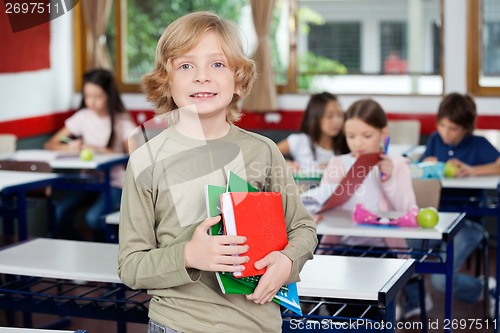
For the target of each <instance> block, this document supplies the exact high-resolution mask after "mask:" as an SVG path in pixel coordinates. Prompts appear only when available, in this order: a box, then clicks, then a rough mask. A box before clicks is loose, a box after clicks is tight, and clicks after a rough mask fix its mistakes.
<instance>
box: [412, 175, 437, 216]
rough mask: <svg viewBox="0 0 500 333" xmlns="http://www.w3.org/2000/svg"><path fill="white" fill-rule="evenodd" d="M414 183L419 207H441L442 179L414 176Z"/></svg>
mask: <svg viewBox="0 0 500 333" xmlns="http://www.w3.org/2000/svg"><path fill="white" fill-rule="evenodd" d="M412 183H413V190H414V191H415V197H416V199H417V206H418V207H419V208H423V207H434V208H436V209H438V208H439V200H440V198H441V181H440V180H439V179H437V178H433V179H429V178H413V179H412Z"/></svg>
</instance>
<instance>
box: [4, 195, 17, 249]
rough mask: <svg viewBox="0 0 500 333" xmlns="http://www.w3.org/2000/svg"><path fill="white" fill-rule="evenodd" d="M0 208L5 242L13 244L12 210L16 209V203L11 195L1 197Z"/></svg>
mask: <svg viewBox="0 0 500 333" xmlns="http://www.w3.org/2000/svg"><path fill="white" fill-rule="evenodd" d="M1 205H2V206H3V207H0V209H1V211H2V220H3V235H4V237H5V241H6V242H7V243H14V242H15V240H14V234H15V231H14V229H15V228H14V220H15V219H14V213H13V212H14V210H15V209H16V206H15V205H16V203H15V200H14V196H13V195H11V194H5V195H3V196H2V201H1Z"/></svg>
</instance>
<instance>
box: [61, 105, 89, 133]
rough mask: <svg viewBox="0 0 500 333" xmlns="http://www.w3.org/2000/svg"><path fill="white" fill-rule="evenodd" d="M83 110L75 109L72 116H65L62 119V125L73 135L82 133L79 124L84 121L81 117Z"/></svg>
mask: <svg viewBox="0 0 500 333" xmlns="http://www.w3.org/2000/svg"><path fill="white" fill-rule="evenodd" d="M83 115H84V111H82V110H79V111H76V113H74V114H73V115H72V116H70V117H69V118H67V119H66V120H65V121H64V126H65V127H66V128H67V129H68V131H69V132H70V133H71V134H73V135H75V136H81V135H82V133H83V128H82V126H81V124H83V123H85V119H84V117H83Z"/></svg>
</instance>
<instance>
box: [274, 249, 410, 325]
mask: <svg viewBox="0 0 500 333" xmlns="http://www.w3.org/2000/svg"><path fill="white" fill-rule="evenodd" d="M414 272H415V260H413V259H389V258H383V259H382V258H367V257H364V258H363V257H345V256H330V255H315V256H314V259H313V260H309V261H307V262H306V264H305V265H304V267H303V269H302V271H301V273H300V279H301V281H300V282H299V283H298V284H297V288H298V292H299V295H300V296H301V297H313V298H317V299H319V302H318V303H317V306H320V305H322V304H325V303H324V302H327V301H335V302H339V303H340V304H342V305H341V306H340V307H338V308H336V309H335V311H336V313H335V316H336V317H343V318H348V317H349V314H348V313H349V311H351V313H352V312H353V311H354V312H355V311H356V310H353V307H349V306H350V305H353V304H368V305H370V306H372V307H375V308H376V309H378V310H379V312H380V313H381V316H380V317H379V318H378V321H379V322H378V323H380V321H381V320H383V321H384V322H386V323H391V324H390V325H391V326H392V329H391V328H388V329H387V330H386V332H393V331H394V327H395V326H394V324H395V323H394V300H395V298H396V295H397V294H398V292H399V291H401V290H402V289H403V287H404V286H405V285H406V283H407V282H408V281H409V280H410V278H411V276H412V275H413V273H414ZM306 304H307V303H306ZM354 308H355V307H354ZM361 308H362V309H364V311H366V312H368V311H370V308H367V307H364V308H363V307H361ZM315 310H316V309H313V310H312V311H311V312H312V313H315ZM288 315H289V314H288ZM351 316H352V314H351ZM283 317H284V319H285V318H287V314H284V315H283ZM290 317H291V318H297V316H290ZM325 319H327V317H322V316H319V315H317V314H315V315H311V314H308V313H304V316H302V319H301V320H302V323H305V322H308V323H309V325H310V323H311V322H312V321H314V320H317V321H321V320H325ZM350 319H351V320H354V321H356V320H358V319H361V318H350ZM366 320H369V319H366ZM347 322H348V321H347ZM347 322H346V323H347ZM351 322H352V321H351ZM378 323H377V324H378ZM289 326H292V323H291V322H286V321H285V322H284V328H283V332H289V331H290V332H293V329H291V327H289ZM296 326H298V325H297V324H296ZM287 329H288V330H287Z"/></svg>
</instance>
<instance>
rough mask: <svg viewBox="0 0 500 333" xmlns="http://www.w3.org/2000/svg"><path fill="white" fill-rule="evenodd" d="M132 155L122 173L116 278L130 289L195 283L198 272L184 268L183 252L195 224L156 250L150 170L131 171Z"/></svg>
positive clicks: (139, 156)
mask: <svg viewBox="0 0 500 333" xmlns="http://www.w3.org/2000/svg"><path fill="white" fill-rule="evenodd" d="M135 160H137V162H138V163H141V160H144V156H142V155H139V154H137V152H136V154H134V155H132V157H131V159H130V160H129V164H128V166H127V170H126V174H125V183H124V187H123V195H122V201H121V208H120V229H119V239H120V244H119V253H118V275H119V277H120V279H121V280H122V282H123V283H124V284H126V285H127V286H129V287H130V288H133V289H149V288H152V286H154V288H160V289H165V288H171V287H176V286H179V285H184V284H187V283H192V282H196V281H198V280H199V279H200V277H201V271H199V270H195V269H186V267H185V258H184V249H185V246H186V243H187V242H188V240H189V239H190V238H191V235H192V232H193V230H194V228H195V227H196V226H197V224H196V223H195V224H193V225H192V226H190V227H189V228H186V230H185V231H184V235H181V236H179V237H177V239H178V241H174V242H172V243H170V244H168V245H167V246H166V247H159V246H158V244H157V238H156V233H155V230H156V228H155V223H156V220H155V204H154V203H155V200H154V197H155V195H156V194H155V192H154V189H153V186H152V185H151V184H152V177H153V176H152V173H151V170H150V168H145V169H143V170H137V169H134V167H135V165H134V161H135Z"/></svg>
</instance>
